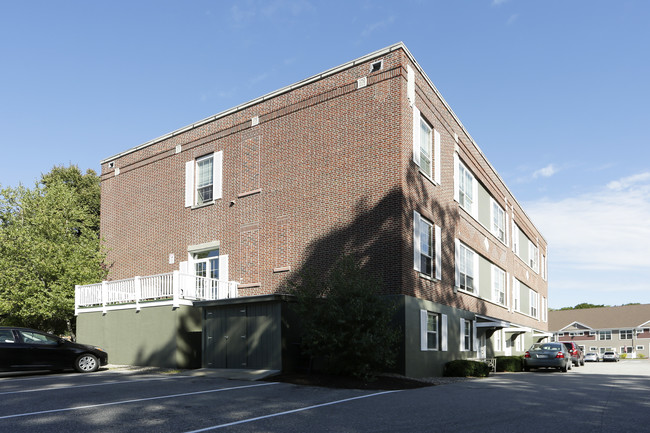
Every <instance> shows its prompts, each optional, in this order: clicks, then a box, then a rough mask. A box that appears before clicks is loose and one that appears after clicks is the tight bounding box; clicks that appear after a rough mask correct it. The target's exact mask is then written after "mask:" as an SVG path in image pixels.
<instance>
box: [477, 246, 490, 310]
mask: <svg viewBox="0 0 650 433" xmlns="http://www.w3.org/2000/svg"><path fill="white" fill-rule="evenodd" d="M478 272H479V295H480V296H481V298H484V299H490V300H492V263H490V262H489V261H487V260H486V259H485V258H483V256H478Z"/></svg>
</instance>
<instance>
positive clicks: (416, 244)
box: [413, 211, 422, 272]
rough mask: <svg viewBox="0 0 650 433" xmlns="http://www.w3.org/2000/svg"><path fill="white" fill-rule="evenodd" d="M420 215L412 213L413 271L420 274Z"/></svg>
mask: <svg viewBox="0 0 650 433" xmlns="http://www.w3.org/2000/svg"><path fill="white" fill-rule="evenodd" d="M421 253H422V252H421V251H420V214H419V213H417V212H416V211H413V269H415V270H416V271H418V272H421V269H420V256H421Z"/></svg>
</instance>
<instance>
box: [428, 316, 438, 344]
mask: <svg viewBox="0 0 650 433" xmlns="http://www.w3.org/2000/svg"><path fill="white" fill-rule="evenodd" d="M427 349H429V350H438V315H437V314H434V313H428V314H427Z"/></svg>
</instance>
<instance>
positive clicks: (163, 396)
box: [0, 382, 278, 420]
mask: <svg viewBox="0 0 650 433" xmlns="http://www.w3.org/2000/svg"><path fill="white" fill-rule="evenodd" d="M277 384H278V382H269V383H260V384H255V385H245V386H234V387H232V388H218V389H208V390H206V391H196V392H186V393H182V394H169V395H160V396H157V397H147V398H138V399H133V400H123V401H113V402H110V403H99V404H90V405H87V406H76V407H65V408H62V409H51V410H41V411H38V412H28V413H17V414H13V415H5V416H0V420H3V419H9V418H19V417H24V416H34V415H43V414H46V413H57V412H69V411H72V410H80V409H93V408H96V407H104V406H114V405H118V404H128V403H139V402H142V401H151V400H162V399H165V398H178V397H187V396H190V395H200V394H209V393H213V392H222V391H234V390H237V389H245V388H255V387H258V386H268V385H277Z"/></svg>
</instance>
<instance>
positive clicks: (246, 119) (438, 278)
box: [77, 43, 550, 377]
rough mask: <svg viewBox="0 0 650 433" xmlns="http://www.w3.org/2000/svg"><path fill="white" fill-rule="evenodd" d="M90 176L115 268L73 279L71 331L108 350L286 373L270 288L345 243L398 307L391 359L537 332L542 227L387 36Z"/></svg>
mask: <svg viewBox="0 0 650 433" xmlns="http://www.w3.org/2000/svg"><path fill="white" fill-rule="evenodd" d="M224 85H226V84H224ZM101 179H102V208H101V231H102V236H103V238H104V240H105V242H106V246H107V248H108V251H109V255H108V260H109V262H110V263H111V270H110V274H109V277H110V279H111V281H107V282H104V283H103V284H99V285H95V286H85V287H79V288H78V289H77V298H78V299H77V307H78V308H77V313H78V320H77V323H78V325H77V326H78V335H79V339H80V340H82V341H83V340H87V341H93V342H95V344H101V345H103V346H105V347H106V348H107V350H108V351H109V352H110V353H111V361H112V362H119V363H149V364H155V365H173V366H184V365H195V364H200V365H203V366H210V367H236V368H242V367H245V368H274V369H276V368H283V367H285V368H286V367H287V365H289V364H291V363H290V362H289V361H288V359H289V358H291V357H292V356H294V355H292V353H294V354H295V352H292V351H291V348H295V347H297V345H298V344H299V339H298V338H297V334H296V332H295V328H296V326H295V325H292V323H293V322H292V321H291V320H289V319H288V317H289V316H290V313H289V312H288V311H289V310H288V309H287V308H285V307H286V302H287V299H286V298H284V297H282V296H280V294H281V293H282V292H283V290H284V288H285V287H286V283H287V282H288V281H289V280H291V279H293V278H296V276H297V275H298V274H299V273H300V271H301V270H304V269H316V270H320V271H321V272H326V271H327V270H328V269H329V268H330V267H331V266H332V264H333V263H334V261H335V260H336V259H337V258H338V257H340V256H341V255H343V254H354V255H355V256H357V257H358V258H360V259H361V260H362V262H363V263H364V267H365V269H366V270H367V271H368V272H372V273H374V274H376V275H378V276H380V277H381V279H382V281H383V285H384V293H383V295H385V296H390V297H392V298H394V299H395V300H396V301H397V303H398V305H399V309H398V312H397V314H396V317H395V323H396V326H398V327H399V328H400V329H401V330H402V342H401V345H400V357H399V363H398V367H397V369H398V371H399V372H400V373H403V374H406V375H408V376H415V377H417V376H433V375H439V374H441V373H442V366H443V365H444V363H445V362H447V361H449V360H452V359H458V358H486V357H493V356H495V355H503V354H518V353H521V352H522V351H523V350H525V348H526V347H528V346H529V345H530V343H532V342H533V341H539V340H540V339H544V338H548V337H549V336H550V334H549V333H548V332H547V329H548V326H547V325H548V324H547V313H546V312H547V305H548V300H547V296H548V295H547V293H548V285H547V257H548V255H547V244H546V241H545V239H544V238H543V236H542V235H541V233H540V232H539V231H538V230H537V229H536V227H535V226H534V225H533V223H532V222H531V221H530V219H529V218H528V217H527V215H526V213H525V212H524V210H523V209H522V208H521V206H520V205H519V203H518V202H517V200H516V199H515V197H514V196H513V195H512V193H511V192H510V190H509V189H508V188H507V186H506V185H505V184H504V182H503V180H502V179H501V177H500V176H499V175H498V173H497V172H496V171H495V170H494V168H493V167H492V165H491V164H490V163H489V162H488V160H487V158H486V157H485V155H484V154H483V153H482V151H481V150H480V149H479V147H478V146H477V145H476V143H475V142H474V141H473V139H472V138H471V136H470V135H469V133H468V132H467V131H466V130H465V128H464V126H463V125H462V123H461V122H460V120H459V119H458V118H457V117H456V115H455V114H454V113H453V111H452V110H451V108H450V107H449V105H448V104H447V103H446V101H445V100H444V99H443V98H442V96H441V95H440V93H439V92H438V90H437V89H436V88H435V86H434V85H433V83H432V82H431V80H430V79H429V78H428V77H427V75H426V74H425V73H424V71H423V70H422V69H421V68H420V66H419V65H418V63H417V62H416V60H415V59H414V57H413V56H412V55H411V53H410V52H409V51H408V50H407V48H406V47H405V46H404V45H403V44H401V43H400V44H395V45H392V46H390V47H387V48H385V49H383V50H379V51H377V52H374V53H371V54H368V55H366V56H364V57H361V58H359V59H356V60H354V61H352V62H348V63H346V64H343V65H341V66H338V67H335V68H332V69H330V70H328V71H325V72H322V73H320V74H318V75H315V76H313V77H310V78H307V79H305V80H303V81H301V82H298V83H296V84H293V85H291V86H288V87H286V88H283V89H280V90H278V91H275V92H273V93H270V94H268V95H265V96H262V97H260V98H258V99H255V100H253V101H250V102H247V103H245V104H242V105H241V106H238V107H235V108H233V109H231V110H227V111H225V112H223V113H220V114H217V115H215V116H212V117H210V118H207V119H204V120H202V121H199V122H196V123H194V124H192V125H189V126H187V127H185V128H182V129H180V130H177V131H174V132H172V133H170V134H167V135H165V136H162V137H160V138H157V139H155V140H152V141H150V142H147V143H144V144H142V145H139V146H137V147H134V148H132V149H129V150H126V151H124V152H122V153H120V154H118V155H114V156H112V157H110V158H107V159H106V160H104V161H102V174H101ZM135 276H140V277H138V278H134V277H135ZM125 342H126V343H127V344H125ZM199 342H200V343H199ZM113 353H115V355H113Z"/></svg>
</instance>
